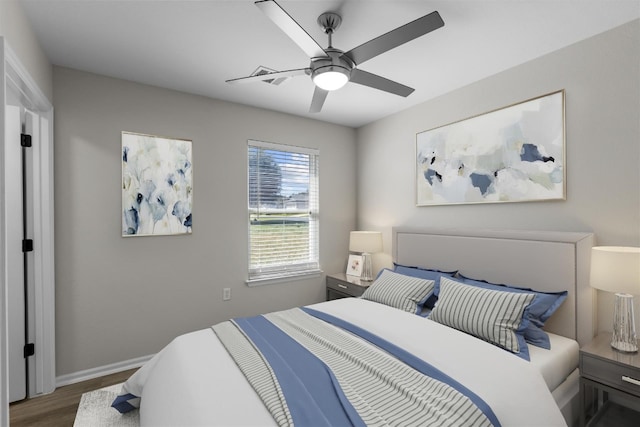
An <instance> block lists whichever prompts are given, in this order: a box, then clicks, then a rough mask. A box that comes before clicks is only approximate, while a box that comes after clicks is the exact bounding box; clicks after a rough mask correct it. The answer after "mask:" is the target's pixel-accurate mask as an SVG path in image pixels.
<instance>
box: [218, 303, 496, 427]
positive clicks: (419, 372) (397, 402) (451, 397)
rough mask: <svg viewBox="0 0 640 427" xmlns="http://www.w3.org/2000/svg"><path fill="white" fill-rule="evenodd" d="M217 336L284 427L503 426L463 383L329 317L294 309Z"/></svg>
mask: <svg viewBox="0 0 640 427" xmlns="http://www.w3.org/2000/svg"><path fill="white" fill-rule="evenodd" d="M213 329H214V331H215V332H216V334H217V335H218V338H219V339H220V341H221V342H222V343H223V344H224V345H225V347H226V348H227V350H228V351H229V353H230V355H231V356H232V357H233V358H234V360H235V361H236V363H237V364H238V366H239V367H240V369H241V370H242V371H243V373H244V374H245V376H246V377H247V379H248V380H249V382H250V383H251V384H252V386H253V387H254V389H255V390H256V392H257V393H258V395H259V396H260V397H261V398H262V399H263V402H264V403H265V406H266V407H267V408H268V409H269V411H270V412H271V414H272V415H273V417H274V419H275V420H276V422H277V423H278V424H279V425H298V426H349V425H351V426H364V425H418V424H420V425H452V426H454V425H455V426H460V425H465V426H466V425H469V426H476V425H477V426H488V425H495V426H499V425H500V423H499V422H498V420H497V418H496V416H495V414H494V413H493V412H492V410H491V409H490V408H489V407H488V405H487V404H486V403H485V402H484V401H482V399H480V398H479V397H478V396H477V395H475V394H474V393H473V392H471V391H470V390H468V389H467V388H466V387H464V386H463V385H462V384H460V383H458V382H456V381H455V380H453V379H452V378H450V377H448V376H447V375H446V374H444V373H443V372H441V371H439V370H438V369H436V368H435V367H433V366H431V365H430V364H428V363H426V362H425V361H423V360H421V359H419V358H416V357H415V356H413V355H411V354H410V353H408V352H406V351H404V350H403V349H401V348H398V347H397V346H395V345H393V344H391V343H389V342H387V341H385V340H382V339H381V338H379V337H377V336H375V335H373V334H371V333H369V332H367V331H366V330H363V329H361V328H359V327H356V326H354V325H352V324H350V323H348V322H345V321H343V320H341V319H338V318H335V317H333V316H330V315H328V314H325V313H321V312H318V311H315V310H312V309H309V308H302V309H292V310H287V311H282V312H277V313H271V314H267V315H264V316H256V317H251V318H242V319H235V320H232V321H228V322H223V323H221V324H219V325H216V326H214V327H213Z"/></svg>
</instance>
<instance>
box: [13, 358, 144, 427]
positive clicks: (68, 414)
mask: <svg viewBox="0 0 640 427" xmlns="http://www.w3.org/2000/svg"><path fill="white" fill-rule="evenodd" d="M135 371H136V369H131V370H128V371H123V372H119V373H117V374H113V375H108V376H105V377H100V378H95V379H93V380H88V381H84V382H81V383H76V384H71V385H67V386H64V387H59V388H57V389H56V390H55V391H54V392H53V393H51V394H47V395H44V396H39V397H34V398H33V399H26V400H22V401H19V402H15V403H12V404H11V405H10V406H9V417H10V420H9V422H10V424H11V427H23V426H38V427H39V426H42V427H44V426H47V427H53V426H55V427H58V426H60V427H62V426H65V427H71V426H73V421H74V420H75V418H76V411H77V410H78V404H79V403H80V397H81V396H82V393H86V392H88V391H91V390H95V389H98V388H102V387H107V386H110V385H113V384H118V383H121V382H124V381H125V380H126V379H127V378H129V377H130V376H131V374H133V373H134V372H135Z"/></svg>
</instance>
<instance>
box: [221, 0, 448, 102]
mask: <svg viewBox="0 0 640 427" xmlns="http://www.w3.org/2000/svg"><path fill="white" fill-rule="evenodd" d="M255 5H256V6H258V8H259V9H260V10H261V11H262V12H263V13H264V14H265V15H267V17H268V18H269V19H271V20H272V21H273V22H274V23H275V24H276V25H277V26H278V27H279V28H280V29H281V30H282V31H284V33H285V34H286V35H288V36H289V37H290V38H291V39H292V40H293V41H294V42H295V43H296V44H297V45H298V46H299V47H300V48H301V49H302V50H303V51H304V52H305V53H306V54H307V55H308V56H309V57H310V58H311V64H310V65H309V66H308V67H306V68H298V69H295V70H287V71H276V72H271V73H269V72H267V73H262V74H258V75H252V76H248V77H240V78H237V79H231V80H227V83H249V82H255V81H262V80H271V79H278V78H282V77H293V76H299V75H310V76H311V79H312V80H313V82H314V83H315V85H316V88H315V91H314V93H313V98H312V100H311V107H310V108H309V112H311V113H317V112H320V110H322V105H323V104H324V101H325V99H326V98H327V94H328V93H329V92H330V91H332V90H336V89H340V88H341V87H342V86H344V85H345V84H346V83H347V82H352V83H357V84H360V85H364V86H369V87H372V88H374V89H379V90H382V91H385V92H389V93H392V94H395V95H399V96H404V97H406V96H409V95H410V94H411V93H412V92H413V91H414V89H413V88H410V87H408V86H405V85H403V84H400V83H397V82H394V81H392V80H389V79H386V78H384V77H382V76H378V75H376V74H372V73H368V72H366V71H363V70H361V69H359V68H357V66H359V65H360V64H362V63H363V62H365V61H368V60H369V59H371V58H374V57H376V56H378V55H380V54H381V53H384V52H386V51H388V50H391V49H393V48H395V47H398V46H400V45H401V44H404V43H406V42H408V41H411V40H413V39H416V38H418V37H420V36H423V35H425V34H427V33H429V32H431V31H433V30H437V29H438V28H440V27H442V26H444V21H443V20H442V18H441V17H440V14H439V13H438V12H431V13H430V14H428V15H425V16H423V17H421V18H418V19H416V20H415V21H412V22H409V23H408V24H405V25H403V26H401V27H398V28H396V29H395V30H391V31H389V32H388V33H386V34H383V35H381V36H379V37H376V38H374V39H372V40H369V41H368V42H366V43H363V44H361V45H360V46H358V47H355V48H353V49H351V50H349V51H347V52H343V51H342V50H340V49H336V48H335V47H333V46H332V41H331V36H332V35H333V33H334V32H335V30H336V29H338V27H339V26H340V24H341V23H342V18H341V17H340V15H338V14H337V13H334V12H325V13H323V14H322V15H320V16H319V17H318V24H319V25H320V26H321V27H322V28H323V29H324V32H325V34H327V36H328V37H329V46H328V47H327V48H326V49H324V48H322V47H321V46H320V45H319V44H318V43H317V42H316V41H315V40H314V39H313V38H312V37H311V36H310V35H309V34H308V33H307V32H306V31H305V30H304V29H303V28H302V27H301V26H300V25H299V24H298V23H297V22H296V21H295V20H294V19H293V18H292V17H291V16H290V15H289V14H288V13H287V12H286V11H285V10H284V9H282V7H280V5H279V4H278V3H276V2H275V1H274V0H259V1H256V2H255Z"/></svg>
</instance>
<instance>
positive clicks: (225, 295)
mask: <svg viewBox="0 0 640 427" xmlns="http://www.w3.org/2000/svg"><path fill="white" fill-rule="evenodd" d="M230 299H231V288H224V289H222V301H229V300H230Z"/></svg>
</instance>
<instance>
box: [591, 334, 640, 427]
mask: <svg viewBox="0 0 640 427" xmlns="http://www.w3.org/2000/svg"><path fill="white" fill-rule="evenodd" d="M610 343H611V334H606V333H601V334H599V335H598V336H597V337H595V338H594V339H593V341H591V342H590V343H589V344H587V345H585V346H584V347H582V348H581V349H580V424H581V425H582V426H584V425H589V426H620V427H623V426H636V427H637V426H639V425H640V412H638V408H640V354H638V353H621V352H619V351H616V350H614V349H613V348H611V345H610ZM610 396H611V399H610ZM619 402H628V403H630V404H631V405H630V406H633V407H634V409H632V408H630V407H628V406H627V405H624V404H620V403H619ZM587 423H588V424H587Z"/></svg>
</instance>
